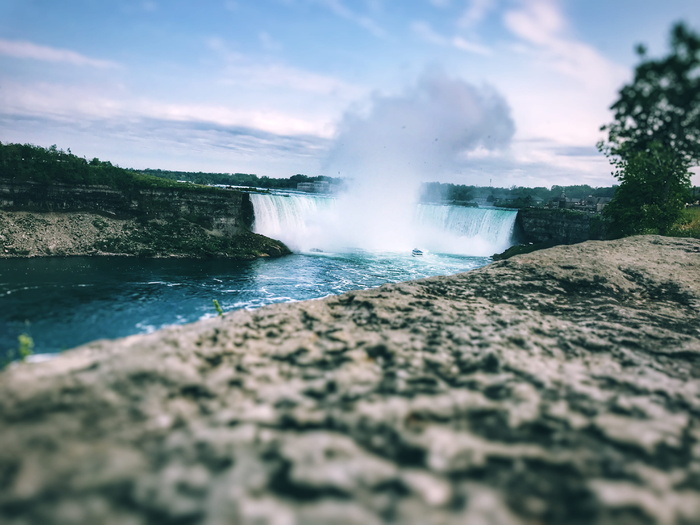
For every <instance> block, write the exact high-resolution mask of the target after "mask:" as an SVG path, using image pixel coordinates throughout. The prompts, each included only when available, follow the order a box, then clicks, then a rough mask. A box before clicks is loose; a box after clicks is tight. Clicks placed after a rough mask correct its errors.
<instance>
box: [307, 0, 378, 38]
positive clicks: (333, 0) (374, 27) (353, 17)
mask: <svg viewBox="0 0 700 525" xmlns="http://www.w3.org/2000/svg"><path fill="white" fill-rule="evenodd" d="M316 1H317V2H318V3H319V4H321V5H322V6H324V7H326V8H327V9H329V10H330V11H331V12H332V13H333V14H335V15H337V16H339V17H341V18H345V19H346V20H350V21H351V22H354V23H355V24H357V25H359V26H360V27H362V28H364V29H366V30H367V31H369V32H370V33H371V34H373V35H374V36H376V37H378V38H386V37H387V34H386V31H384V29H382V28H381V27H380V26H379V25H378V24H377V23H376V22H375V21H374V20H373V19H372V18H370V17H368V16H364V15H360V14H357V13H355V12H354V11H352V10H351V9H349V8H348V7H347V6H346V5H345V4H344V3H343V2H342V0H316Z"/></svg>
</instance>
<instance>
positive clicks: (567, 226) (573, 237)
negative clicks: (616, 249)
mask: <svg viewBox="0 0 700 525" xmlns="http://www.w3.org/2000/svg"><path fill="white" fill-rule="evenodd" d="M596 220H597V219H595V218H593V217H592V216H591V215H589V214H587V213H582V212H574V211H571V210H556V209H555V210H549V209H534V208H526V209H522V210H520V211H518V216H517V219H516V229H517V231H518V232H519V234H520V236H521V237H522V240H523V241H524V242H531V243H551V244H574V243H577V242H583V241H588V240H591V239H600V238H601V233H602V232H600V231H597V230H598V229H599V228H596Z"/></svg>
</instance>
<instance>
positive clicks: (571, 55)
mask: <svg viewBox="0 0 700 525" xmlns="http://www.w3.org/2000/svg"><path fill="white" fill-rule="evenodd" d="M504 22H505V25H506V27H507V28H508V29H509V30H510V31H511V32H512V33H513V34H514V35H515V36H517V37H518V38H520V39H521V41H523V42H524V43H526V44H527V46H525V47H520V49H521V50H523V51H524V52H525V53H529V54H531V55H532V56H533V57H534V58H536V59H537V60H539V61H540V63H541V64H544V65H545V66H546V67H548V68H549V69H552V70H555V71H557V72H559V73H563V74H564V75H566V76H568V77H569V78H572V79H575V80H576V81H578V82H581V83H582V84H584V85H586V86H589V87H591V88H595V89H603V90H608V89H609V88H610V87H611V86H613V87H617V86H619V85H620V83H621V82H622V81H623V80H624V79H625V78H626V76H627V74H628V73H627V70H626V69H625V68H623V67H622V66H619V65H617V64H615V63H613V62H611V61H609V60H608V59H607V58H605V57H604V56H603V55H602V54H600V53H599V52H598V51H597V50H596V49H595V48H593V47H592V46H590V45H588V44H586V43H584V42H581V41H579V40H576V39H575V38H574V37H572V36H570V33H572V31H571V29H570V27H569V24H568V22H567V20H566V19H565V18H564V15H563V13H562V11H561V9H560V5H559V3H558V2H557V1H556V0H528V1H522V2H521V3H520V7H518V8H516V9H512V10H510V11H508V12H506V13H505V15H504Z"/></svg>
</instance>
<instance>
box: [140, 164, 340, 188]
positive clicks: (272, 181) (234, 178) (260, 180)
mask: <svg viewBox="0 0 700 525" xmlns="http://www.w3.org/2000/svg"><path fill="white" fill-rule="evenodd" d="M139 173H143V174H145V175H151V176H154V177H161V178H164V179H169V180H174V181H186V182H192V183H195V184H210V185H211V184H220V185H225V186H245V187H250V188H268V189H296V187H297V184H299V183H300V182H322V181H326V182H329V183H331V184H334V185H340V184H342V179H339V178H335V177H326V176H324V175H318V176H315V177H310V176H308V175H302V174H297V175H292V176H291V177H289V178H286V179H285V178H281V179H277V178H272V177H267V176H264V175H263V176H262V177H259V176H257V175H254V174H252V173H204V172H201V171H198V172H190V171H169V170H154V169H145V170H139Z"/></svg>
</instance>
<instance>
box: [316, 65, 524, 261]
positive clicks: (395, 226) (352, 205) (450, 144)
mask: <svg viewBox="0 0 700 525" xmlns="http://www.w3.org/2000/svg"><path fill="white" fill-rule="evenodd" d="M514 133H515V125H514V124H513V120H512V118H511V116H510V108H509V107H508V104H507V103H506V101H505V100H504V99H503V97H502V96H501V95H499V94H498V93H497V92H496V91H495V90H494V89H492V88H490V87H476V86H473V85H471V84H468V83H466V82H464V81H462V80H459V79H456V78H451V77H449V76H448V75H447V74H445V72H444V71H442V70H439V69H435V68H433V69H429V70H428V71H426V72H425V73H424V74H423V75H422V76H421V77H420V78H419V79H418V80H417V81H416V83H415V84H414V85H412V86H410V87H408V88H407V89H406V90H405V91H404V92H403V93H402V94H400V95H396V96H382V95H375V96H374V97H373V98H372V99H371V100H370V103H369V104H368V106H367V108H365V110H364V111H363V110H360V109H356V110H353V111H349V112H347V113H346V115H345V116H344V118H343V120H342V122H341V123H340V125H339V128H338V134H337V137H336V140H335V142H334V145H333V146H332V148H331V152H330V157H329V169H328V171H327V173H329V174H331V175H337V174H340V175H341V176H343V177H345V178H347V179H348V182H349V191H348V192H347V193H345V194H344V195H342V196H341V197H340V198H339V199H338V201H337V207H336V209H335V212H334V214H329V215H328V216H326V217H324V218H323V220H322V221H319V229H318V232H319V235H318V236H317V237H315V239H314V242H318V244H319V245H320V246H326V247H330V246H334V247H335V248H343V247H348V246H352V247H362V248H365V249H370V250H385V251H386V250H388V251H406V250H410V249H411V247H412V246H422V247H423V248H426V247H428V248H430V245H429V244H427V241H426V240H425V239H422V240H421V239H418V238H417V236H416V234H417V233H418V232H417V230H416V229H415V227H414V222H415V221H414V213H415V210H416V201H417V198H418V192H419V188H420V184H421V182H424V181H430V180H439V178H440V177H442V176H443V174H449V173H450V172H451V171H456V170H458V169H462V168H463V167H464V165H465V163H466V164H469V163H470V162H471V161H470V159H469V153H470V152H488V151H491V150H498V149H505V148H507V147H508V146H509V145H510V142H511V139H512V138H513V134H514ZM455 242H462V241H457V240H455ZM441 249H443V250H444V246H443V247H442V248H441Z"/></svg>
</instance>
